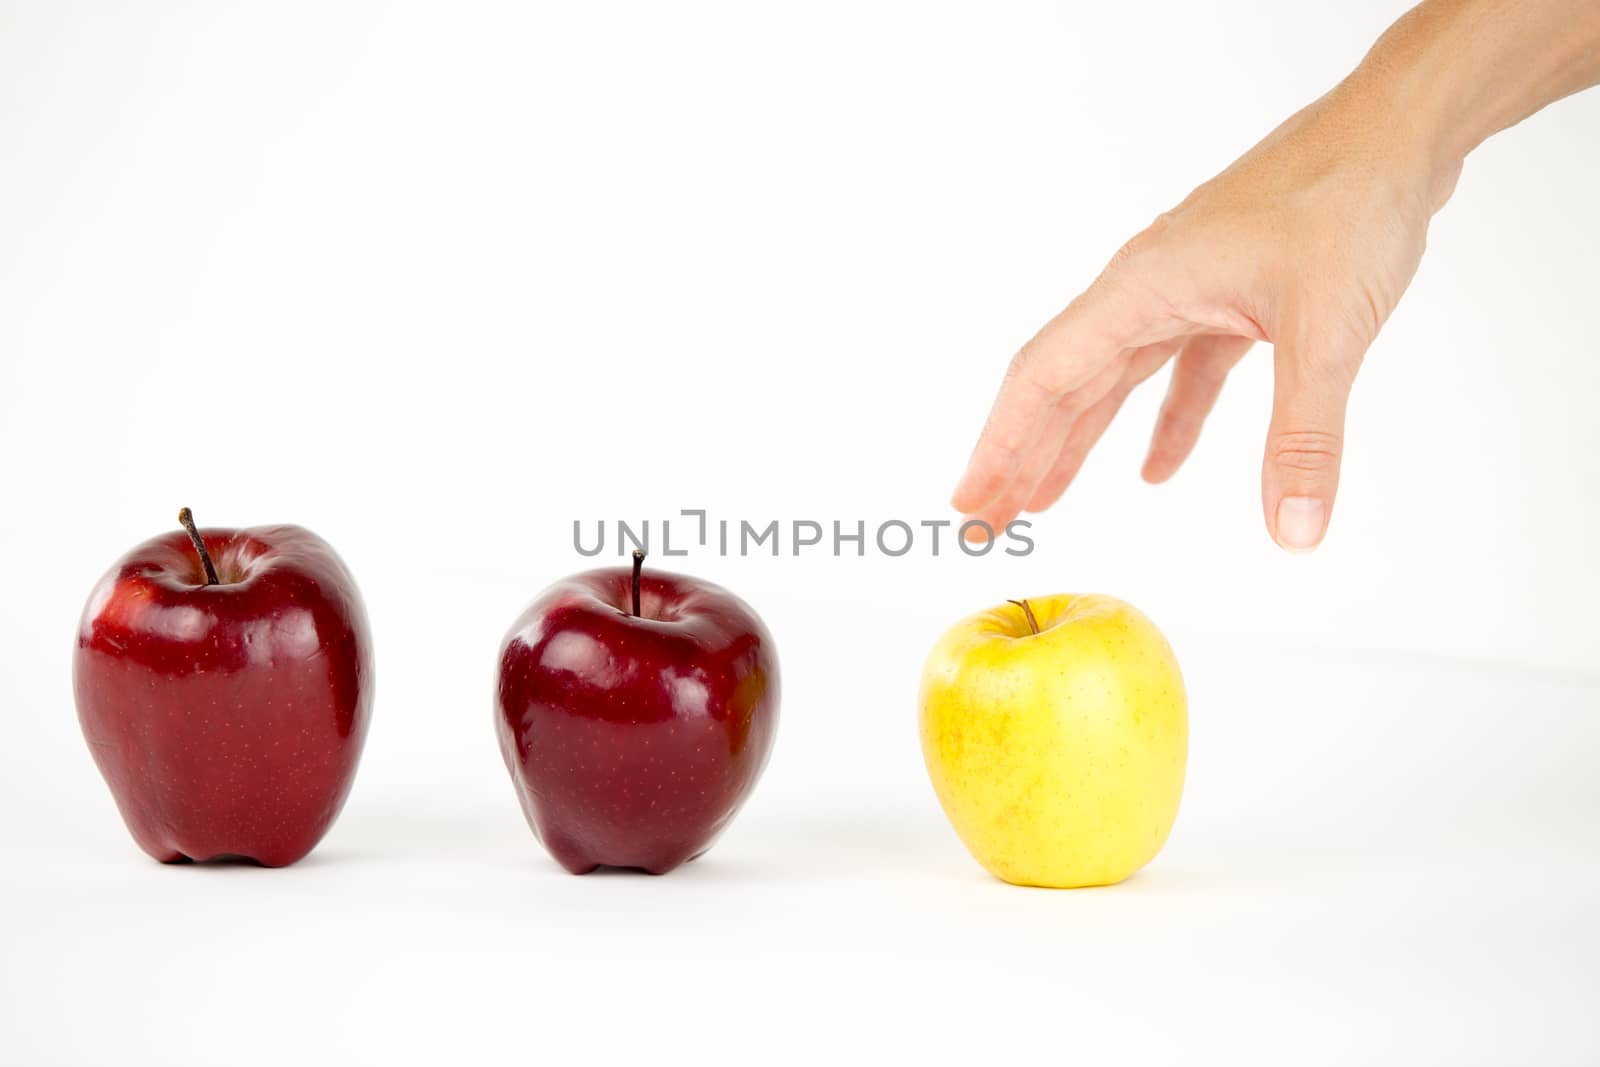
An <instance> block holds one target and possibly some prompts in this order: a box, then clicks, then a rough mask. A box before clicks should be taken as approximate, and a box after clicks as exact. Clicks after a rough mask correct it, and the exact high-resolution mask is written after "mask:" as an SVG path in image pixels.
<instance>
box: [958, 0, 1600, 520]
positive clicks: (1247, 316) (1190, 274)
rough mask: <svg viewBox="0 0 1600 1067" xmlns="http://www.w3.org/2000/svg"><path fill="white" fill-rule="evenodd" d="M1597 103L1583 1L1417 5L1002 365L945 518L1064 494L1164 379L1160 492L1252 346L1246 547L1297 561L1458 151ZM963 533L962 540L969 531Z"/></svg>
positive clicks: (1593, 35)
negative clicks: (1355, 386)
mask: <svg viewBox="0 0 1600 1067" xmlns="http://www.w3.org/2000/svg"><path fill="white" fill-rule="evenodd" d="M1595 84H1600V4H1597V3H1595V2H1594V0H1430V2H1428V3H1424V4H1422V5H1421V6H1419V7H1417V8H1415V9H1413V10H1412V11H1411V12H1409V13H1408V14H1407V15H1406V16H1405V17H1404V18H1402V19H1401V20H1400V21H1399V22H1397V23H1396V24H1395V25H1394V26H1393V27H1391V28H1390V30H1389V31H1388V32H1387V33H1385V34H1384V36H1383V37H1382V38H1381V39H1380V40H1379V41H1378V43H1377V44H1376V45H1375V46H1374V47H1373V49H1372V51H1371V52H1370V53H1368V55H1367V57H1366V59H1365V60H1364V61H1363V62H1362V64H1361V66H1360V67H1359V68H1357V70H1356V71H1355V72H1354V73H1352V74H1351V75H1350V77H1348V78H1347V79H1346V80H1345V81H1344V82H1342V83H1341V84H1340V85H1338V86H1337V87H1336V88H1334V89H1333V90H1332V91H1331V92H1329V93H1328V94H1327V95H1326V96H1324V97H1322V98H1321V99H1319V100H1317V101H1316V102H1314V103H1312V104H1311V105H1310V106H1309V107H1307V108H1305V109H1304V110H1302V111H1300V112H1299V113H1298V114H1296V115H1294V116H1292V117H1291V118H1290V119H1289V120H1288V121H1287V122H1285V123H1284V124H1283V125H1282V126H1280V127H1278V129H1276V130H1274V131H1273V132H1272V133H1271V134H1269V135H1268V136H1267V137H1266V139H1265V140H1263V141H1262V142H1261V143H1260V144H1258V145H1256V146H1255V147H1254V148H1253V149H1251V150H1250V151H1249V152H1247V153H1246V154H1245V155H1244V156H1243V157H1242V158H1240V159H1239V160H1238V161H1237V162H1235V163H1234V164H1233V165H1232V166H1230V167H1229V168H1228V169H1227V170H1225V171H1223V172H1222V173H1221V174H1219V175H1217V176H1216V177H1215V178H1213V179H1212V180H1210V181H1208V182H1206V183H1205V184H1204V185H1201V186H1200V187H1199V188H1198V189H1196V190H1195V191H1194V192H1193V193H1191V194H1190V195H1189V197H1188V198H1187V199H1185V200H1184V201H1183V203H1181V204H1179V205H1178V206H1177V207H1176V208H1173V209H1172V210H1171V211H1168V212H1166V213H1164V214H1163V215H1161V216H1160V217H1159V218H1157V219H1156V221H1155V222H1154V223H1153V224H1151V226H1150V227H1149V228H1148V229H1146V230H1145V231H1144V232H1142V233H1140V234H1138V235H1137V236H1135V237H1134V238H1133V239H1132V240H1131V241H1129V242H1128V243H1127V244H1126V245H1125V246H1124V247H1123V248H1122V250H1121V251H1119V252H1118V253H1117V255H1116V256H1115V257H1113V259H1112V260H1111V263H1110V264H1109V265H1108V266H1107V267H1106V268H1105V270H1104V272H1102V273H1101V275H1100V276H1099V277H1098V278H1097V279H1096V280H1095V282H1094V284H1092V285H1091V286H1090V287H1089V288H1088V289H1087V290H1085V291H1084V292H1083V293H1082V294H1081V295H1080V296H1079V297H1078V298H1077V299H1076V300H1074V301H1073V302H1072V303H1071V304H1070V305H1068V306H1067V308H1066V309H1065V310H1064V311H1062V312H1061V313H1060V314H1059V315H1057V316H1056V317H1055V318H1054V319H1052V320H1051V321H1050V322H1048V323H1047V324H1046V325H1045V326H1044V328H1043V329H1041V330H1040V331H1039V333H1038V334H1037V335H1036V336H1035V337H1034V338H1033V339H1032V340H1031V341H1029V342H1028V343H1027V344H1026V345H1024V346H1023V348H1022V350H1021V351H1020V352H1019V353H1018V354H1017V355H1016V356H1015V357H1014V358H1013V359H1012V361H1011V365H1010V367H1009V369H1008V370H1007V372H1006V376H1005V380H1004V382H1003V384H1002V386H1001V388H1000V393H999V396H998V397H997V399H996V400H995V403H994V407H993V409H992V411H991V413H990V415H989V419H988V422H987V423H986V424H985V426H984V429H983V432H982V435H981V436H980V438H979V440H978V444H977V447H976V449H975V450H974V452H973V455H972V459H971V461H970V463H969V464H968V467H967V471H966V473H965V474H964V475H963V477H962V479H961V481H960V483H959V485H958V486H957V488H956V491H955V494H954V496H953V498H952V503H953V504H954V506H955V507H956V508H957V509H958V510H960V511H961V512H962V513H963V514H964V515H966V516H967V518H968V519H969V520H970V519H981V520H983V521H984V522H986V523H987V524H988V526H989V528H990V529H1004V527H1005V524H1006V523H1007V522H1009V521H1010V520H1011V519H1013V518H1015V517H1016V516H1017V514H1018V513H1019V512H1021V511H1023V510H1028V511H1042V510H1044V509H1045V508H1048V507H1049V506H1050V505H1051V504H1053V503H1055V501H1056V500H1057V499H1059V498H1060V496H1061V495H1062V493H1064V492H1065V491H1066V489H1067V487H1068V486H1069V485H1070V484H1071V483H1072V480H1073V478H1074V477H1075V476H1076V475H1077V473H1078V470H1079V468H1080V467H1081V466H1082V464H1083V462H1084V459H1085V457H1086V456H1087V455H1088V453H1089V450H1090V449H1091V448H1093V447H1094V445H1095V443H1096V442H1097V441H1098V440H1099V439H1100V435H1101V434H1102V433H1103V432H1104V431H1105V429H1106V427H1107V425H1109V424H1110V422H1111V420H1112V419H1113V418H1114V417H1115V416H1116V414H1117V411H1118V409H1119V408H1120V407H1121V406H1122V403H1123V401H1124V400H1125V399H1126V398H1127V396H1128V394H1129V393H1130V392H1131V391H1132V390H1133V388H1134V387H1135V386H1137V385H1138V384H1139V383H1140V382H1142V381H1144V380H1145V379H1146V378H1149V377H1150V376H1151V375H1153V374H1154V373H1155V372H1156V371H1157V370H1159V369H1160V368H1161V367H1163V366H1164V365H1165V364H1166V363H1167V362H1168V361H1172V362H1173V372H1172V377H1171V382H1170V385H1169V387H1168V391H1167V397H1166V401H1165V402H1164V403H1163V405H1162V408H1161V414H1160V416H1159V417H1158V419H1157V423H1156V428H1155V433H1154V436H1153V438H1152V440H1151V444H1150V451H1149V454H1148V456H1147V457H1146V459H1145V462H1144V471H1143V474H1144V478H1145V480H1146V481H1149V482H1162V481H1165V480H1166V479H1168V478H1170V477H1172V475H1173V474H1174V473H1175V472H1176V471H1177V469H1178V468H1179V466H1180V465H1182V463H1183V461H1184V460H1185V459H1186V458H1187V457H1188V455H1189V453H1190V451H1191V450H1192V449H1193V448H1194V445H1195V442H1196V440H1198V438H1199V435H1200V428H1201V425H1202V424H1203V423H1204V421H1205V418H1206V416H1207V414H1208V413H1209V412H1210V411H1211V408H1212V405H1213V404H1215V402H1216V399H1217V396H1218V394H1219V392H1220V391H1221V389H1222V385H1223V382H1224V380H1225V379H1226V377H1227V375H1228V372H1229V370H1230V369H1231V368H1232V367H1233V366H1234V364H1236V363H1237V362H1238V361H1239V360H1240V359H1241V358H1243V357H1244V355H1245V353H1246V352H1248V351H1249V350H1250V348H1251V346H1252V345H1253V344H1255V343H1256V342H1258V341H1264V342H1267V343H1269V344H1271V345H1272V346H1273V351H1274V355H1273V367H1274V383H1275V384H1274V390H1273V410H1272V419H1271V423H1270V426H1269V428H1268V432H1267V447H1266V457H1265V460H1264V462H1263V465H1262V474H1261V501H1262V507H1263V513H1264V516H1265V519H1266V523H1267V529H1268V532H1269V533H1270V534H1271V535H1272V537H1273V538H1274V539H1275V540H1276V541H1277V542H1278V544H1280V545H1281V546H1283V547H1284V548H1287V549H1290V550H1294V551H1309V550H1311V549H1313V548H1315V547H1316V546H1317V545H1318V544H1319V543H1320V542H1321V541H1322V538H1323V536H1324V534H1325V533H1326V531H1327V526H1328V520H1329V517H1330V516H1331V514H1332V511H1333V502H1334V496H1335V493H1336V492H1337V490H1338V485H1339V463H1340V457H1341V455H1342V454H1343V451H1344V424H1345V409H1346V404H1347V401H1348V398H1349V394H1350V388H1351V385H1352V383H1353V382H1354V381H1355V377H1356V372H1357V370H1358V369H1359V367H1360V365H1361V361H1362V358H1363V357H1364V356H1365V354H1366V351H1367V349H1368V347H1369V346H1370V345H1371V344H1372V342H1373V340H1374V339H1375V338H1376V337H1377V335H1378V331H1379V330H1380V329H1382V327H1383V324H1384V322H1385V321H1386V320H1387V319H1388V317H1389V315H1390V313H1391V312H1393V311H1394V308H1395V305H1396V304H1397V303H1398V302H1399V300H1400V298H1401V296H1402V295H1403V294H1404V293H1405V291H1406V287H1407V286H1408V285H1409V284H1410V282H1411V279H1412V276H1413V275H1414V274H1415V273H1416V270H1417V265H1418V263H1419V262H1420V261H1421V259H1422V254H1423V249H1424V247H1425V245H1426V242H1427V233H1428V225H1429V222H1430V220H1431V219H1432V217H1433V215H1434V213H1435V212H1437V211H1438V210H1439V209H1440V208H1441V207H1443V206H1444V204H1445V202H1446V201H1447V200H1448V199H1449V198H1450V194H1451V193H1452V191H1453V190H1454V189H1455V184H1456V179H1457V177H1458V176H1459V175H1460V173H1461V168H1462V163H1463V160H1465V158H1466V156H1467V155H1468V153H1470V152H1471V151H1472V150H1473V149H1474V148H1475V147H1477V145H1479V144H1481V143H1482V142H1483V141H1484V140H1485V139H1487V138H1488V137H1489V136H1491V135H1492V134H1494V133H1495V132H1497V131H1499V130H1502V129H1505V128H1506V127H1508V126H1512V125H1514V124H1516V123H1517V122H1520V121H1521V120H1522V119H1524V118H1526V117H1527V116H1529V115H1531V114H1533V113H1534V112H1535V111H1538V110H1539V109H1540V108H1542V107H1544V106H1545V105H1546V104H1548V103H1551V102H1552V101H1555V100H1558V99H1560V98H1562V97H1564V96H1568V95H1570V94H1572V93H1575V92H1578V91H1580V90H1582V89H1585V88H1588V87H1590V86H1593V85H1595ZM969 536H970V537H973V538H974V539H982V538H983V537H984V536H985V534H984V533H983V531H982V528H980V527H973V528H972V530H971V532H970V533H969Z"/></svg>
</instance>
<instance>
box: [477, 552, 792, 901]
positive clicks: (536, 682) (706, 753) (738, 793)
mask: <svg viewBox="0 0 1600 1067" xmlns="http://www.w3.org/2000/svg"><path fill="white" fill-rule="evenodd" d="M495 720H496V728H497V732H498V733H499V737H500V751H501V754H502V755H503V756H504V757H505V761H506V767H507V769H508V770H510V772H511V778H512V781H513V783H514V784H515V786H516V791H517V795H518V797H519V799H520V800H521V802H522V810H523V814H524V815H526V816H527V818H528V825H529V826H531V827H532V828H533V832H534V835H535V836H536V837H538V839H539V840H540V841H541V842H543V844H544V846H545V848H546V849H548V850H549V852H550V854H551V855H552V856H553V857H555V859H556V861H557V862H558V863H560V864H561V865H562V866H563V867H565V868H566V869H567V870H569V871H571V872H572V873H574V874H586V873H588V872H589V871H592V870H594V869H595V868H596V867H600V866H606V867H634V868H639V869H641V870H645V871H649V872H650V873H652V874H665V873H666V872H667V871H670V870H672V869H673V868H674V867H677V866H678V865H679V864H681V863H683V862H685V861H686V860H690V859H693V858H695V857H696V856H698V855H700V854H701V853H702V852H704V851H705V850H706V849H707V848H709V847H710V846H711V843H712V842H713V841H714V840H715V839H716V837H717V835H718V834H720V833H721V832H722V830H723V829H724V828H725V827H726V826H727V825H728V822H729V821H730V820H731V819H732V818H733V816H734V813H735V812H737V811H738V810H739V807H740V805H741V804H743V802H744V800H745V797H746V796H748V795H749V793H750V791H751V789H752V788H753V787H754V785H755V783H756V779H757V778H758V777H759V776H760V774H761V770H762V768H763V767H765V766H766V762H767V756H768V754H769V753H770V752H771V750H772V741H773V736H774V733H775V732H776V729H777V725H778V659H777V653H776V650H775V649H774V647H773V643H772V637H771V635H770V634H768V633H767V629H766V627H765V626H763V625H762V623H761V620H760V619H759V618H758V617H757V616H756V614H755V612H754V611H752V610H751V609H750V607H749V606H748V605H746V604H745V603H744V602H743V601H742V600H740V599H739V598H738V597H736V596H734V595H733V594H732V593H729V592H728V591H727V590H725V589H722V588H720V587H718V586H715V585H712V584H711V583H709V582H703V581H699V580H697V579H694V578H687V577H682V576H679V575H674V574H666V573H662V572H656V571H651V570H649V569H647V570H646V571H645V572H644V574H643V578H642V581H641V583H640V614H639V616H638V617H635V616H634V615H633V614H632V574H631V573H630V571H628V570H626V569H624V568H620V567H618V568H609V569H603V570H596V571H589V572H587V573H584V574H579V575H576V576H574V577H571V578H568V579H566V580H565V581H561V582H558V583H556V584H555V585H553V586H551V587H550V588H549V589H547V590H545V591H544V593H542V594H541V595H540V596H539V598H538V599H537V600H536V601H534V603H533V605H532V606H531V607H529V608H528V610H527V611H525V612H524V613H523V614H522V617H521V618H519V619H518V620H517V622H516V624H515V625H514V626H513V627H512V628H511V631H510V632H509V633H508V634H507V635H506V639H505V641H504V643H503V644H502V645H501V647H500V685H499V693H498V701H497V714H496V716H495Z"/></svg>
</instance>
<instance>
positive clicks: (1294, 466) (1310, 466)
mask: <svg viewBox="0 0 1600 1067" xmlns="http://www.w3.org/2000/svg"><path fill="white" fill-rule="evenodd" d="M1342 444H1343V442H1342V440H1341V439H1340V437H1339V435H1338V434H1333V433H1325V432H1322V431H1317V430H1301V431H1296V432H1290V433H1280V434H1278V435H1277V436H1276V437H1274V438H1273V441H1272V459H1273V462H1274V463H1276V464H1277V465H1278V466H1280V467H1285V468H1287V469H1289V470H1295V471H1301V472H1303V473H1306V474H1325V473H1328V472H1330V471H1333V470H1336V469H1337V468H1338V466H1339V451H1340V448H1341V446H1342Z"/></svg>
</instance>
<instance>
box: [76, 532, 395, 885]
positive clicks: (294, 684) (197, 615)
mask: <svg viewBox="0 0 1600 1067" xmlns="http://www.w3.org/2000/svg"><path fill="white" fill-rule="evenodd" d="M178 520H179V522H181V523H182V524H183V526H184V530H182V531H174V532H173V533H171V534H168V535H163V536H160V537H155V538H152V539H151V540H149V541H146V542H145V543H144V544H142V545H140V546H139V547H137V548H135V549H134V550H133V551H131V552H129V553H128V554H127V555H125V556H123V557H122V559H121V560H119V561H118V562H117V564H116V565H115V566H113V567H112V568H111V570H110V571H108V572H107V573H106V575H105V577H104V578H102V579H101V580H100V583H99V584H98V585H96V586H95V588H94V592H92V593H91V594H90V595H89V602H88V604H87V605H86V606H85V608H84V610H83V619H82V621H81V622H80V623H79V626H78V644H77V649H76V651H75V654H74V656H73V661H72V681H73V689H74V692H75V694H76V697H77V704H78V720H79V722H80V723H81V724H82V726H83V736H84V737H85V738H86V739H87V740H88V742H89V751H90V752H91V753H93V755H94V760H95V762H96V763H97V764H99V767H100V773H101V774H103V775H104V776H105V779H106V784H107V785H109V786H110V787H111V795H112V797H113V798H114V799H115V800H116V803H117V807H118V808H119V809H120V810H121V812H122V818H123V820H124V821H125V822H126V823H127V824H128V829H129V831H131V832H132V834H133V839H134V840H135V841H137V842H138V843H139V847H140V848H142V849H144V850H145V851H146V852H148V853H149V854H150V855H152V856H154V857H155V858H156V859H158V860H160V861H162V862H163V863H175V862H184V861H188V860H209V859H216V858H220V857H236V858H242V859H247V860H253V861H254V862H256V863H259V864H261V865H262V866H264V867H282V866H285V865H287V864H290V863H293V862H295V861H296V860H298V859H300V858H301V857H303V856H305V855H306V854H307V853H308V852H310V851H311V849H312V848H313V847H314V846H315V845H316V843H317V842H318V841H319V840H321V839H322V835H323V834H324V833H326V832H327V830H328V827H329V826H331V825H332V824H333V820H334V818H335V817H336V816H337V815H338V814H339V809H340V807H341V806H343V804H344V801H345V797H346V796H347V795H348V794H349V792H350V783H351V780H352V778H353V777H354V776H355V770H356V762H357V760H358V759H359V758H360V756H361V745H362V742H363V741H364V740H365V738H366V735H367V721H368V718H369V717H370V713H371V710H372V685H373V675H372V639H371V637H370V636H369V633H368V629H367V617H366V610H365V608H363V607H362V603H361V595H360V594H359V593H358V592H357V590H356V583H355V579H354V578H352V577H351V576H350V572H349V570H347V569H346V568H345V565H344V563H343V562H342V561H341V560H340V559H339V557H338V556H337V555H335V554H334V551H333V549H332V548H330V547H329V546H328V544H327V542H325V541H323V540H322V539H321V538H320V537H318V536H317V535H316V534H314V533H311V532H310V531H309V530H304V529H301V528H300V527H298V526H261V527H254V528H251V529H244V530H207V531H205V532H204V534H202V533H201V531H199V530H198V529H196V528H195V526H194V520H193V518H192V516H191V515H190V513H189V509H188V508H184V509H183V510H182V511H181V512H180V513H179V515H178ZM185 531H186V532H185Z"/></svg>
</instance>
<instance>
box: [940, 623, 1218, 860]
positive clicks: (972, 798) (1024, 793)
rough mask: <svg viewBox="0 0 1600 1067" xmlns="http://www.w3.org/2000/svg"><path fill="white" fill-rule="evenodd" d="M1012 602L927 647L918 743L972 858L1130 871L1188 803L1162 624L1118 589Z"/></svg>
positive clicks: (1184, 747) (1178, 684) (1175, 691)
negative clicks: (1113, 593) (1029, 614)
mask: <svg viewBox="0 0 1600 1067" xmlns="http://www.w3.org/2000/svg"><path fill="white" fill-rule="evenodd" d="M1027 604H1028V606H1029V608H1031V610H1032V611H1033V614H1034V618H1035V621H1036V622H1037V624H1038V627H1039V632H1038V633H1037V634H1035V633H1033V632H1032V629H1031V628H1030V626H1029V623H1028V621H1027V618H1026V615H1025V614H1024V612H1023V609H1022V608H1021V607H1020V606H1018V605H1013V604H1009V603H1008V604H1003V605H1001V606H999V607H996V608H992V609H990V610H988V611H982V612H979V613H978V614H976V615H973V616H970V617H969V618H966V619H964V620H962V621H961V622H959V623H957V624H956V625H955V626H954V627H952V628H951V629H950V630H949V631H948V632H947V633H946V634H945V635H944V637H943V638H941V639H940V641H939V643H938V644H937V645H936V646H935V647H934V649H933V652H932V653H931V654H930V655H929V657H928V663H927V666H926V668H925V669H924V671H923V676H922V693H921V699H920V702H919V707H920V725H921V734H922V752H923V757H924V759H925V760H926V762H927V765H928V774H929V776H930V777H931V778H932V780H933V787H934V791H935V792H936V793H937V794H938V795H939V803H940V804H941V805H943V807H944V810H945V814H946V815H947V816H948V817H949V819H950V823H951V825H952V826H954V827H955V830H956V833H957V834H958V835H959V836H960V837H961V840H962V842H963V843H965V844H966V846H967V849H968V851H970V852H971V853H972V855H973V857H974V858H975V859H976V860H977V861H978V862H979V863H980V864H982V865H983V867H984V868H985V869H986V870H988V871H989V872H990V873H991V874H993V875H994V876H995V877H997V878H1001V879H1003V880H1005V881H1007V882H1011V883H1014V884H1017V885H1031V886H1047V887H1051V888H1071V887H1080V886H1093V885H1110V884H1112V883H1115V882H1120V881H1122V880H1123V879H1124V878H1127V877H1128V876H1129V875H1131V874H1133V873H1134V872H1135V871H1137V870H1138V869H1139V868H1140V867H1143V866H1144V865H1145V864H1146V863H1148V862H1149V861H1150V860H1151V859H1152V858H1154V856H1155V854H1156V853H1157V852H1158V851H1160V849H1161V846H1162V844H1164V843H1165V842H1166V839H1167V834H1168V832H1170V831H1171V829H1172V823H1173V820H1174V819H1175V818H1176V817H1177V814H1178V801H1179V798H1180V797H1181V796H1182V793H1183V776H1184V763H1185V760H1186V759H1187V756H1188V747H1189V725H1188V723H1189V720H1188V704H1187V701H1186V698H1185V696H1184V690H1183V678H1182V676H1181V675H1180V674H1179V671H1178V663H1177V660H1176V659H1174V658H1173V655H1172V649H1171V648H1170V647H1168V645H1167V642H1166V640H1165V639H1164V638H1163V637H1162V636H1161V632H1160V631H1159V630H1157V629H1156V627H1155V625H1154V624H1153V623H1151V622H1150V620H1149V619H1147V618H1145V617H1144V616H1143V615H1141V614H1139V612H1138V611H1136V610H1134V608H1132V607H1131V606H1129V605H1128V604H1125V603H1123V602H1122V601H1120V600H1116V599H1114V598H1112V597H1107V596H1075V595H1070V594H1069V595H1062V596H1052V597H1038V598H1034V599H1030V600H1028V601H1027Z"/></svg>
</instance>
